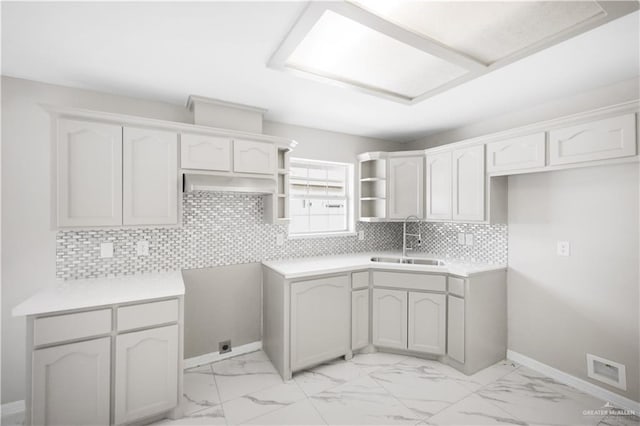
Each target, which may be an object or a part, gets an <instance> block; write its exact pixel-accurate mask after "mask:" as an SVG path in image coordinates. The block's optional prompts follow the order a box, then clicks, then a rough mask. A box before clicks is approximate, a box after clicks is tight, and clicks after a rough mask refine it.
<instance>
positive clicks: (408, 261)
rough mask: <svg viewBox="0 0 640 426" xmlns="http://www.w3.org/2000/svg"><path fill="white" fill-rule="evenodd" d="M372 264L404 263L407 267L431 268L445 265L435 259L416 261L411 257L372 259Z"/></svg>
mask: <svg viewBox="0 0 640 426" xmlns="http://www.w3.org/2000/svg"><path fill="white" fill-rule="evenodd" d="M371 261H372V262H379V263H406V264H409V265H431V266H444V265H445V263H444V262H443V261H442V260H437V259H417V258H412V257H404V258H402V257H372V258H371Z"/></svg>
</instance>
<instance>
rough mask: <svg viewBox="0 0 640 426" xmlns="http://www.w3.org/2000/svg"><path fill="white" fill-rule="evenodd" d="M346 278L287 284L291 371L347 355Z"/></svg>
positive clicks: (347, 315) (348, 290) (347, 297)
mask: <svg viewBox="0 0 640 426" xmlns="http://www.w3.org/2000/svg"><path fill="white" fill-rule="evenodd" d="M350 291H351V289H350V283H349V279H348V277H347V275H341V276H335V277H326V278H318V279H313V280H306V281H298V282H295V283H292V284H291V370H292V371H296V370H300V369H302V368H304V367H308V366H311V365H314V364H318V363H320V362H323V361H327V360H330V359H332V358H336V357H338V356H341V355H345V354H346V353H347V352H349V350H350V349H349V347H350V344H349V321H350V318H349V292H350Z"/></svg>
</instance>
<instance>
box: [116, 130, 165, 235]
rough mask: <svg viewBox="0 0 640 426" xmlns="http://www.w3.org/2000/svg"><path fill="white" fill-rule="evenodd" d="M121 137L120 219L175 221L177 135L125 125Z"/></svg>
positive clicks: (129, 221)
mask: <svg viewBox="0 0 640 426" xmlns="http://www.w3.org/2000/svg"><path fill="white" fill-rule="evenodd" d="M123 141H124V142H123V151H124V152H123V164H124V167H123V180H124V185H123V188H124V190H123V210H124V214H123V223H124V224H125V225H165V224H176V223H177V222H178V204H177V203H178V135H177V134H176V133H174V132H169V131H164V130H149V129H141V128H134V127H125V128H124V139H123Z"/></svg>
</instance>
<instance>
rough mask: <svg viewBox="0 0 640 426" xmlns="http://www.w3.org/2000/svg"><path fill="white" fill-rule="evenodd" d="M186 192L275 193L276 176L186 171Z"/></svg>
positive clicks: (184, 182)
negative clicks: (260, 176) (243, 175)
mask: <svg viewBox="0 0 640 426" xmlns="http://www.w3.org/2000/svg"><path fill="white" fill-rule="evenodd" d="M182 185H183V190H184V192H193V191H211V192H244V193H252V194H275V193H276V180H275V178H258V177H255V178H253V177H240V176H217V175H207V174H196V173H185V174H184V180H183V182H182Z"/></svg>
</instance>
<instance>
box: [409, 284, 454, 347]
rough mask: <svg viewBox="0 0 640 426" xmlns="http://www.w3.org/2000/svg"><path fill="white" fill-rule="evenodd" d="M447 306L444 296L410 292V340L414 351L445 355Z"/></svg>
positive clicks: (410, 345)
mask: <svg viewBox="0 0 640 426" xmlns="http://www.w3.org/2000/svg"><path fill="white" fill-rule="evenodd" d="M446 321H447V304H446V296H445V295H444V294H434V293H415V292H409V336H408V337H409V340H408V349H409V350H412V351H419V352H428V353H432V354H444V353H445V345H446V332H447V327H446Z"/></svg>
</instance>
